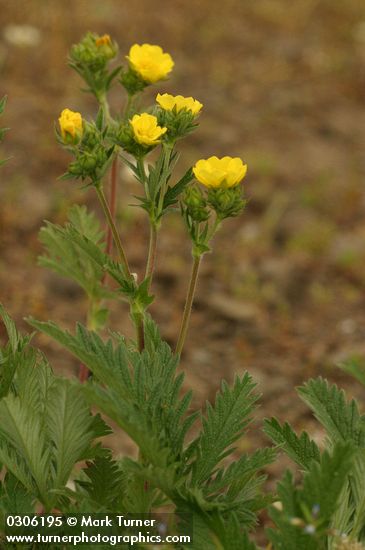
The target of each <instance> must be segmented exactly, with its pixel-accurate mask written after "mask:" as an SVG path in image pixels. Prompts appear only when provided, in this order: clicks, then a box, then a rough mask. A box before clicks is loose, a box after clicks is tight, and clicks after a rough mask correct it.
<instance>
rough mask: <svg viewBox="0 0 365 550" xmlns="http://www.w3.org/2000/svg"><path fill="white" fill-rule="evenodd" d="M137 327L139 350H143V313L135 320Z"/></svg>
mask: <svg viewBox="0 0 365 550" xmlns="http://www.w3.org/2000/svg"><path fill="white" fill-rule="evenodd" d="M135 327H136V333H137V346H138V351H139V352H141V351H142V350H143V349H144V323H143V315H140V316H138V318H137V319H136V320H135Z"/></svg>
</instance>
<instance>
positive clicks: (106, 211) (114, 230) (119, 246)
mask: <svg viewBox="0 0 365 550" xmlns="http://www.w3.org/2000/svg"><path fill="white" fill-rule="evenodd" d="M95 191H96V194H97V195H98V198H99V201H100V204H101V206H102V209H103V211H104V214H105V217H106V219H107V221H108V224H109V227H110V229H111V232H112V234H113V238H114V242H115V245H116V247H117V249H118V252H119V256H120V260H121V263H122V266H123V269H124V271H125V273H126V275H127V277H128V278H129V279H132V278H133V276H132V274H131V272H130V269H129V264H128V260H127V257H126V255H125V252H124V249H123V245H122V241H121V240H120V237H119V233H118V230H117V228H116V226H115V222H114V220H113V216H112V214H111V212H110V208H109V205H108V203H107V201H106V199H105V195H104V191H103V189H102V187H101V186H100V185H96V186H95Z"/></svg>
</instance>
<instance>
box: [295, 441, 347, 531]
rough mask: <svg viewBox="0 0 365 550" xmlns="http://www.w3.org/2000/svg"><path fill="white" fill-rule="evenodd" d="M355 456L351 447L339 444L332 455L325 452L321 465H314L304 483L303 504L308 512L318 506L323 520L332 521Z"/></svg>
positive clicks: (315, 463)
mask: <svg viewBox="0 0 365 550" xmlns="http://www.w3.org/2000/svg"><path fill="white" fill-rule="evenodd" d="M354 456H355V451H354V448H353V447H352V446H351V445H348V444H347V445H342V444H337V445H336V446H335V447H334V449H333V452H332V454H329V453H328V452H327V451H324V453H323V454H322V456H321V462H320V464H318V463H317V462H313V463H312V465H311V468H310V469H309V471H308V474H307V475H306V476H305V477H304V482H303V503H304V504H305V505H306V507H307V510H312V508H313V507H314V506H318V507H319V514H320V517H321V519H322V520H324V521H327V522H329V521H330V519H331V517H332V515H333V514H334V512H335V511H336V507H337V502H338V499H339V497H340V495H341V492H342V489H343V487H344V486H345V485H346V483H347V476H348V474H349V472H350V470H351V467H352V465H353V459H354Z"/></svg>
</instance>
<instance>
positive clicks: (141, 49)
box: [127, 44, 174, 84]
mask: <svg viewBox="0 0 365 550" xmlns="http://www.w3.org/2000/svg"><path fill="white" fill-rule="evenodd" d="M127 59H128V61H129V65H130V67H131V68H132V69H133V70H134V71H135V72H136V73H137V74H138V75H139V76H140V77H141V78H142V79H143V80H144V81H145V82H148V83H150V84H152V83H154V82H157V81H158V80H163V79H165V78H167V76H168V75H169V73H170V72H171V71H172V68H173V66H174V62H173V60H172V57H171V55H170V54H168V53H165V52H164V51H163V50H162V48H161V47H160V46H155V45H151V44H142V45H140V44H134V45H133V46H132V47H131V49H130V50H129V55H128V56H127Z"/></svg>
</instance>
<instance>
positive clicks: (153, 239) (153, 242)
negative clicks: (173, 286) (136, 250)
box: [145, 220, 157, 290]
mask: <svg viewBox="0 0 365 550" xmlns="http://www.w3.org/2000/svg"><path fill="white" fill-rule="evenodd" d="M156 249H157V226H156V224H155V223H154V222H153V221H152V220H150V242H149V247H148V259H147V266H146V274H145V278H147V277H150V281H149V283H148V290H149V289H150V287H151V283H152V276H153V272H154V269H155V261H156Z"/></svg>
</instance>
